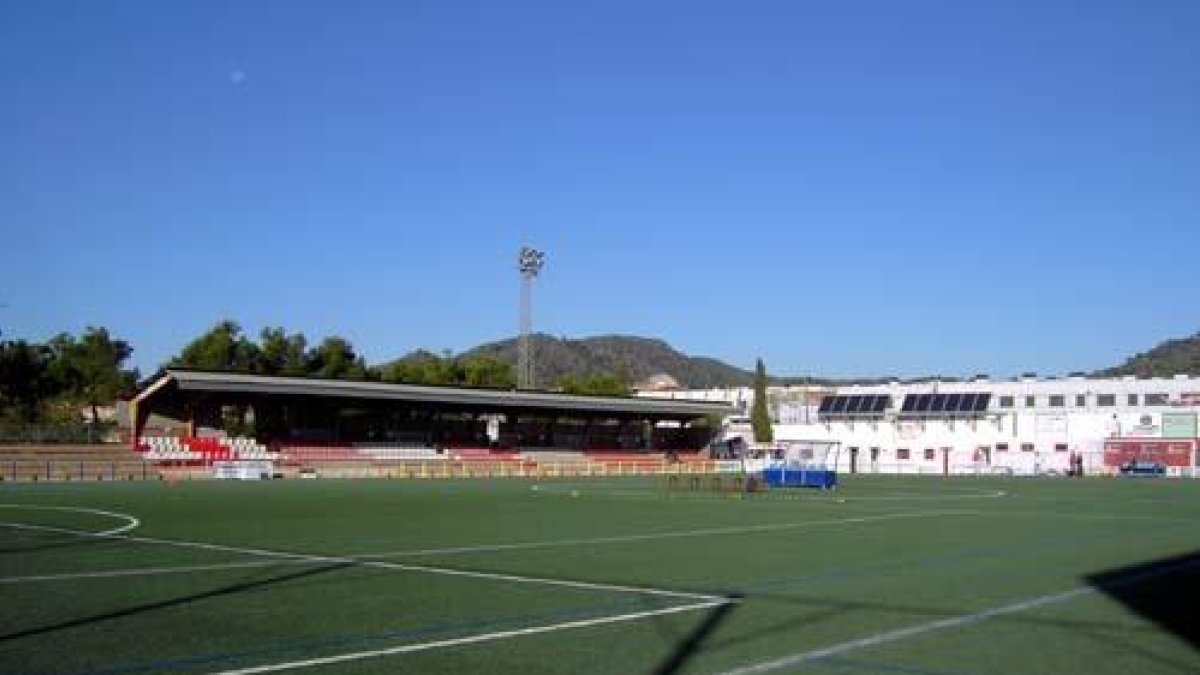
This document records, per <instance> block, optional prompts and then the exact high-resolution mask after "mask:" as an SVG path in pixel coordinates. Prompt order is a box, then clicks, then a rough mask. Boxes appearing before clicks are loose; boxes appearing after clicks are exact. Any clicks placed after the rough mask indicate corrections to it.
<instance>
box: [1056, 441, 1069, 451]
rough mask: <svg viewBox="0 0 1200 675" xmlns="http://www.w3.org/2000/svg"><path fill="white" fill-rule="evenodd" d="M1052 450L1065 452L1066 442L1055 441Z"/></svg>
mask: <svg viewBox="0 0 1200 675" xmlns="http://www.w3.org/2000/svg"><path fill="white" fill-rule="evenodd" d="M1054 451H1055V452H1066V451H1067V444H1066V443H1055V444H1054Z"/></svg>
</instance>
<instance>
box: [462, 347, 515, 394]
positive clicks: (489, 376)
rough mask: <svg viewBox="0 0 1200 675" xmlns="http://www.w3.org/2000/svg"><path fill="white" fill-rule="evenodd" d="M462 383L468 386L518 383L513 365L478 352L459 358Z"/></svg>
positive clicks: (496, 386) (499, 386)
mask: <svg viewBox="0 0 1200 675" xmlns="http://www.w3.org/2000/svg"><path fill="white" fill-rule="evenodd" d="M459 366H460V369H461V370H462V375H463V381H462V384H465V385H467V386H468V387H495V388H509V387H513V386H515V385H516V383H517V378H516V374H515V373H514V372H513V367H512V366H511V365H510V364H508V363H505V362H504V361H501V360H500V359H498V358H496V357H495V356H491V355H489V354H476V355H475V356H468V357H466V358H464V359H459Z"/></svg>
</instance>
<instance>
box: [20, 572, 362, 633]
mask: <svg viewBox="0 0 1200 675" xmlns="http://www.w3.org/2000/svg"><path fill="white" fill-rule="evenodd" d="M355 564H356V563H354V562H344V563H337V564H335V565H325V566H322V567H317V568H315V569H306V570H300V571H299V572H293V573H291V574H284V575H280V576H274V577H270V578H268V579H258V580H256V581H244V582H239V583H236V584H231V585H228V586H224V587H221V588H217V589H214V590H211V591H205V592H203V593H194V594H192V595H185V596H182V597H178V598H171V599H170V600H162V601H160V602H151V603H147V604H144V605H136V606H134V607H127V608H125V609H118V610H115V611H112V612H105V613H103V614H94V615H92V616H86V617H81V618H78V619H71V620H69V621H62V622H59V623H55V624H51V625H48V626H40V627H38V628H28V629H25V630H21V631H16V632H13V633H6V634H4V635H0V642H8V641H10V640H19V639H21V638H27V637H32V636H34V635H43V634H45V633H53V632H54V631H59V630H66V629H68V628H78V627H80V626H87V625H90V624H95V623H101V622H104V621H109V620H111V619H120V618H123V617H127V616H134V615H137V614H145V613H147V612H153V611H157V610H160V609H167V608H170V607H179V606H182V605H187V604H191V603H193V602H199V601H201V600H207V599H210V598H219V597H222V596H227V595H236V594H238V593H244V592H246V591H251V590H255V589H259V588H262V587H264V586H270V585H272V584H278V583H283V582H285V581H295V580H297V579H303V578H306V577H312V576H316V575H318V574H324V573H326V572H333V571H336V570H340V569H343V568H346V567H353V566H354V565H355Z"/></svg>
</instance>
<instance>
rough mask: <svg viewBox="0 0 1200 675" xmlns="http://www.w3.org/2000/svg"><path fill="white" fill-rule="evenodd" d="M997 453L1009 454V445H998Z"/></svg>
mask: <svg viewBox="0 0 1200 675" xmlns="http://www.w3.org/2000/svg"><path fill="white" fill-rule="evenodd" d="M996 452H1008V443H997V444H996Z"/></svg>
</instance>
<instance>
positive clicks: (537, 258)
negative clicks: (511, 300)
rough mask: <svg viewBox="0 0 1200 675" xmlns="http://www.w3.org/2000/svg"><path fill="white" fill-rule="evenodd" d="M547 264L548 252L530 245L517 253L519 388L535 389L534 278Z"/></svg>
mask: <svg viewBox="0 0 1200 675" xmlns="http://www.w3.org/2000/svg"><path fill="white" fill-rule="evenodd" d="M545 264H546V254H545V253H543V252H541V251H539V250H537V249H535V248H532V247H529V246H522V247H521V250H520V251H519V252H518V253H517V271H519V272H520V273H521V310H520V332H519V334H518V337H517V389H533V387H534V381H535V380H534V369H533V340H532V335H531V334H532V332H533V280H534V279H535V278H537V275H538V272H541V271H542V267H543V266H544V265H545Z"/></svg>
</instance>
